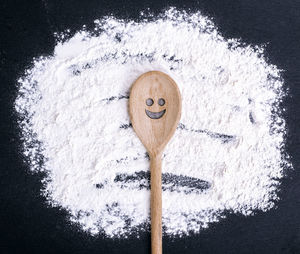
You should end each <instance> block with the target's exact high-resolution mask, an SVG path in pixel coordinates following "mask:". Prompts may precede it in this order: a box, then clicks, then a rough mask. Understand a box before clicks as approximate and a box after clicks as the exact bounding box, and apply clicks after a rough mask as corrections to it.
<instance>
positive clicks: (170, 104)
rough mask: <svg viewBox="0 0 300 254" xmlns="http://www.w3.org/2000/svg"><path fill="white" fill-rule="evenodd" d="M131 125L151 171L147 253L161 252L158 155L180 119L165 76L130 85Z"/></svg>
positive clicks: (151, 75)
mask: <svg viewBox="0 0 300 254" xmlns="http://www.w3.org/2000/svg"><path fill="white" fill-rule="evenodd" d="M129 114H130V118H131V122H132V126H133V128H134V130H135V132H136V134H137V136H138V137H139V138H140V140H141V142H142V143H143V145H144V146H145V147H146V149H147V151H148V153H149V156H150V168H151V250H152V254H161V253H162V190H161V163H162V161H161V156H162V152H163V149H164V148H165V146H166V145H167V143H168V142H169V140H170V139H171V137H172V136H173V134H174V132H175V130H176V127H177V125H178V122H179V119H180V116H181V95H180V91H179V89H178V87H177V85H176V83H175V81H174V80H173V79H172V78H171V77H169V76H168V75H167V74H165V73H162V72H159V71H151V72H147V73H144V74H143V75H141V76H140V77H139V78H138V79H137V80H136V81H135V82H134V84H133V85H132V88H131V92H130V99H129Z"/></svg>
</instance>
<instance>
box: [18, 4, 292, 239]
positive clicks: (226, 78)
mask: <svg viewBox="0 0 300 254" xmlns="http://www.w3.org/2000/svg"><path fill="white" fill-rule="evenodd" d="M262 55H263V49H262V48H260V47H250V46H245V45H243V46H241V44H240V43H239V42H238V41H237V40H234V39H230V40H225V39H224V38H223V37H222V36H221V35H220V34H219V33H218V32H217V29H216V28H215V26H214V25H213V23H212V22H211V21H210V20H209V19H207V18H206V17H204V16H202V15H201V14H200V13H194V14H187V13H184V12H179V11H177V10H175V9H170V10H168V11H166V12H165V13H164V14H162V15H161V16H160V17H157V19H156V20H155V21H153V20H152V21H149V20H147V19H146V18H145V19H144V20H143V21H141V22H138V23H137V22H133V21H123V20H118V19H115V18H113V17H106V18H103V19H101V20H96V21H95V31H93V33H89V32H87V31H81V32H78V33H77V34H75V36H74V37H72V38H71V39H69V40H67V41H65V42H58V44H57V45H56V47H55V51H54V55H53V56H49V57H43V58H39V59H36V60H35V61H34V65H33V67H32V68H31V69H30V70H27V71H26V73H25V75H24V77H22V78H20V80H19V82H18V83H19V86H20V87H19V96H18V97H17V99H16V103H15V108H16V111H17V112H18V114H19V117H20V118H19V125H20V127H21V129H22V135H23V140H24V151H23V152H24V154H25V155H26V156H27V158H28V161H29V163H30V165H31V169H32V171H33V172H39V171H45V172H46V175H47V177H46V178H45V179H44V189H43V190H42V193H43V195H45V197H46V198H47V200H48V201H49V204H50V205H51V206H59V207H62V208H65V209H67V210H68V212H69V213H70V218H71V220H72V221H73V222H76V223H79V224H80V225H81V226H82V228H83V229H84V230H87V231H89V232H91V234H97V233H99V232H102V233H105V234H106V235H107V236H108V237H115V236H117V237H126V236H127V235H128V234H130V233H132V232H139V231H141V230H148V228H149V220H150V192H149V159H148V156H147V153H146V150H145V148H144V147H143V146H142V144H141V143H140V141H139V139H138V138H137V137H136V135H135V133H134V131H133V129H132V127H131V125H130V119H129V115H128V95H129V89H130V86H131V85H132V83H133V82H134V80H135V79H136V78H137V77H138V76H139V75H141V74H142V73H144V72H147V71H150V70H160V71H163V72H165V73H167V74H169V75H170V76H171V77H172V78H174V79H175V81H176V82H177V84H178V86H179V88H180V90H181V94H182V99H183V104H182V118H181V122H180V124H179V127H178V129H177V131H176V133H175V135H174V137H173V138H172V140H171V142H170V143H169V145H168V146H167V148H166V150H165V153H164V158H163V174H164V175H163V178H164V180H163V183H164V191H163V226H164V233H165V234H168V235H182V234H189V233H190V232H194V233H197V232H200V231H201V229H203V228H206V227H208V226H209V223H210V222H217V221H218V220H220V218H222V217H224V211H231V212H234V213H242V214H244V215H250V214H253V212H255V210H262V211H266V210H268V209H270V208H272V207H273V206H274V201H276V200H277V199H278V197H277V194H276V190H277V188H278V185H279V180H280V178H281V177H282V176H283V169H284V166H287V165H288V162H287V156H285V155H284V135H285V122H284V119H282V118H281V117H280V112H281V110H282V109H280V108H279V103H280V101H281V100H282V98H283V96H284V92H283V81H282V79H281V78H280V72H279V70H278V69H277V68H276V67H275V66H273V65H270V64H267V63H266V61H265V59H264V58H263V56H262ZM201 188H202V189H201Z"/></svg>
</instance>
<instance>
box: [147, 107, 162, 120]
mask: <svg viewBox="0 0 300 254" xmlns="http://www.w3.org/2000/svg"><path fill="white" fill-rule="evenodd" d="M145 112H146V115H147V116H148V117H150V118H151V119H159V118H161V117H163V115H164V114H165V113H166V109H164V110H162V111H160V112H152V111H149V110H147V109H145Z"/></svg>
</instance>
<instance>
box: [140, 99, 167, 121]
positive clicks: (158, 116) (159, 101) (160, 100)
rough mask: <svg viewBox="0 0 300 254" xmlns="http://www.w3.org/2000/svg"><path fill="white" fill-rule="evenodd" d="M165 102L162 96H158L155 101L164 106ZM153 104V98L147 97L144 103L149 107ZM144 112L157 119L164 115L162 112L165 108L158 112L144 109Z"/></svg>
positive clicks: (164, 111)
mask: <svg viewBox="0 0 300 254" xmlns="http://www.w3.org/2000/svg"><path fill="white" fill-rule="evenodd" d="M165 103H166V101H165V99H164V98H159V99H158V101H157V104H158V105H159V106H164V105H165ZM153 104H154V100H153V99H152V98H148V99H147V100H146V105H147V106H149V107H151V106H152V105H153ZM145 113H146V115H147V116H148V117H150V118H151V119H159V118H162V117H163V116H164V114H165V113H166V109H163V110H161V111H159V112H152V111H150V110H147V109H145Z"/></svg>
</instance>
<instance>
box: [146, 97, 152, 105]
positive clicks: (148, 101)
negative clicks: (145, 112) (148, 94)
mask: <svg viewBox="0 0 300 254" xmlns="http://www.w3.org/2000/svg"><path fill="white" fill-rule="evenodd" d="M153 103H154V101H153V100H152V99H151V98H148V99H147V100H146V105H147V106H152V105H153Z"/></svg>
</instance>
